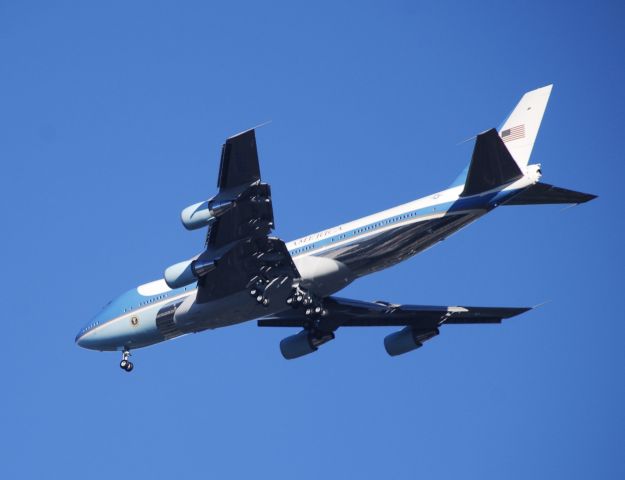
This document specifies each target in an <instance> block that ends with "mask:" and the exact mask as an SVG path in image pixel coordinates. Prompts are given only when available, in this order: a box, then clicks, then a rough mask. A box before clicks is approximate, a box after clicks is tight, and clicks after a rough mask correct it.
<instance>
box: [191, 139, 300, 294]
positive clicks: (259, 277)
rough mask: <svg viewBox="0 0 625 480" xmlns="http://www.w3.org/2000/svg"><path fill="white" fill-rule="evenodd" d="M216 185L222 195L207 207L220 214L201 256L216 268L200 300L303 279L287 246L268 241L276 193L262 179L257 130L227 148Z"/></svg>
mask: <svg viewBox="0 0 625 480" xmlns="http://www.w3.org/2000/svg"><path fill="white" fill-rule="evenodd" d="M217 186H218V187H219V193H218V194H217V195H216V196H215V197H213V198H212V199H210V200H209V201H208V205H209V207H210V209H211V210H213V211H218V212H220V213H219V215H217V216H216V218H215V219H214V221H213V222H212V223H211V224H210V226H209V230H208V232H207V236H206V250H205V252H204V253H202V254H201V255H200V256H199V257H198V261H199V262H200V263H204V264H207V265H214V266H215V267H214V268H212V270H210V271H209V272H208V273H206V274H205V275H203V276H202V277H201V278H200V280H199V281H198V296H197V301H198V302H199V303H203V302H207V301H210V300H214V299H217V298H222V297H224V296H227V295H229V294H232V293H235V292H237V291H240V290H242V289H245V288H248V287H249V286H250V285H251V284H253V283H255V282H257V283H258V282H260V283H262V284H264V285H265V286H267V285H269V284H275V281H277V280H278V281H280V282H281V284H284V283H285V282H287V281H288V280H289V279H293V278H299V273H298V272H297V269H296V268H295V265H294V264H293V261H292V259H291V256H290V254H289V252H288V250H287V248H286V246H285V245H284V242H282V240H280V239H278V238H273V237H269V234H270V233H271V231H272V230H273V228H274V220H273V208H272V204H271V188H270V186H269V185H268V184H266V183H262V182H261V179H260V168H259V164H258V152H257V149H256V134H255V131H254V130H253V129H252V130H247V131H245V132H243V133H240V134H238V135H235V136H233V137H230V138H228V139H227V140H226V142H225V143H224V145H223V148H222V151H221V164H220V167H219V178H218V182H217ZM272 282H273V283H272ZM289 286H290V285H289Z"/></svg>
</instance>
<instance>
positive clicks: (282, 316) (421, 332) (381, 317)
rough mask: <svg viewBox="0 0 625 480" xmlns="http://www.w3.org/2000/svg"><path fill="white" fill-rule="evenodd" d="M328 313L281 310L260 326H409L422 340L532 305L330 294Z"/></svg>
mask: <svg viewBox="0 0 625 480" xmlns="http://www.w3.org/2000/svg"><path fill="white" fill-rule="evenodd" d="M324 310H325V315H323V316H321V317H320V318H319V319H318V320H316V321H314V322H311V319H310V318H309V317H308V316H307V315H306V314H305V313H304V312H303V311H301V310H292V311H286V312H282V313H279V314H276V315H272V316H267V317H264V318H262V319H260V320H258V326H259V327H302V328H305V329H310V328H314V329H316V330H319V331H321V332H334V331H335V330H337V329H338V328H339V327H407V328H408V329H409V330H410V331H411V332H412V333H413V334H414V335H415V338H417V339H418V340H419V341H420V342H423V341H425V340H428V339H430V338H432V337H434V336H436V335H438V329H439V327H440V326H441V325H447V324H468V323H501V321H502V320H504V319H506V318H510V317H514V316H516V315H519V314H521V313H524V312H526V311H528V310H530V308H504V307H460V306H428V305H395V304H391V303H387V302H362V301H359V300H350V299H346V298H337V297H328V298H326V299H325V300H324Z"/></svg>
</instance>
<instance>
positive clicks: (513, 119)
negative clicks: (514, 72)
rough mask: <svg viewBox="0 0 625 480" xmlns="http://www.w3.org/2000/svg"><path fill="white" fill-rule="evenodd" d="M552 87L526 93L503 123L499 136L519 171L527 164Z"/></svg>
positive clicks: (548, 86)
mask: <svg viewBox="0 0 625 480" xmlns="http://www.w3.org/2000/svg"><path fill="white" fill-rule="evenodd" d="M552 87H553V85H547V86H546V87H542V88H538V89H536V90H532V91H531V92H527V93H526V94H525V95H523V97H521V100H520V101H519V103H518V104H517V106H516V107H515V108H514V110H513V111H512V113H511V114H510V115H509V116H508V118H507V119H506V120H505V121H504V122H503V125H502V126H501V128H500V129H499V136H500V137H501V139H502V140H503V141H504V143H505V144H506V147H508V150H509V151H510V154H511V155H512V158H514V160H515V161H516V163H517V165H518V166H519V168H520V169H521V170H524V169H525V166H526V165H527V163H528V162H529V159H530V155H531V154H532V148H533V147H534V142H535V141H536V135H538V129H539V128H540V122H541V121H542V119H543V114H544V113H545V108H546V107H547V102H548V101H549V95H550V94H551V89H552Z"/></svg>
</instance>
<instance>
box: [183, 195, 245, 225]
mask: <svg viewBox="0 0 625 480" xmlns="http://www.w3.org/2000/svg"><path fill="white" fill-rule="evenodd" d="M232 207H234V202H223V203H219V204H213V203H212V202H209V201H206V202H200V203H196V204H194V205H190V206H188V207H187V208H185V209H184V210H183V211H182V212H180V219H181V220H182V224H183V225H184V228H186V229H187V230H197V229H198V228H202V227H205V226H206V225H208V224H209V223H211V222H212V221H213V220H215V219H216V218H217V217H219V216H220V215H223V214H224V213H226V212H227V211H228V210H230V209H231V208H232Z"/></svg>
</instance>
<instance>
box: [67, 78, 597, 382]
mask: <svg viewBox="0 0 625 480" xmlns="http://www.w3.org/2000/svg"><path fill="white" fill-rule="evenodd" d="M551 89H552V85H547V86H545V87H542V88H538V89H536V90H533V91H530V92H527V93H526V94H525V95H523V97H522V98H521V100H520V101H519V103H518V104H517V105H516V107H515V109H514V110H513V111H512V113H511V114H510V115H509V116H508V117H507V118H506V120H504V122H503V124H502V126H501V127H500V128H499V129H495V128H492V129H490V130H487V131H485V132H482V133H480V134H478V135H477V136H476V137H475V145H474V149H473V154H472V156H471V161H470V163H469V165H468V166H467V167H466V168H465V169H464V170H463V172H462V173H461V174H460V176H459V177H458V178H457V179H456V181H455V182H453V183H452V184H451V186H449V187H448V188H446V189H445V190H442V191H440V192H438V193H434V194H432V195H428V196H426V197H423V198H420V199H418V200H414V201H412V202H409V203H406V204H403V205H399V206H397V207H394V208H390V209H388V210H384V211H382V212H379V213H375V214H373V215H369V216H367V217H363V218H360V219H358V220H354V221H351V222H348V223H345V224H343V225H339V226H336V227H333V228H329V229H327V230H324V231H322V232H318V233H313V234H311V235H307V236H305V237H302V238H299V239H297V240H293V241H291V242H288V243H285V242H284V241H283V240H281V239H280V238H278V237H275V236H272V235H271V233H272V231H273V229H274V217H273V209H272V200H271V189H270V186H269V184H267V183H263V182H262V181H261V176H260V168H259V161H258V153H257V148H256V130H255V128H252V129H250V130H247V131H244V132H242V133H240V134H237V135H234V136H232V137H230V138H228V139H227V140H226V142H225V143H224V145H223V147H222V151H221V163H220V168H219V175H218V182H217V186H218V189H219V191H218V193H217V194H216V195H215V196H213V197H212V198H210V199H209V200H206V201H202V202H199V203H196V204H193V205H191V206H189V207H187V208H185V209H184V210H182V212H181V220H182V224H183V226H184V227H185V228H186V229H188V230H196V229H199V228H204V227H206V228H207V234H206V242H205V247H204V249H203V250H202V251H201V252H200V253H199V254H197V255H195V256H193V257H192V258H190V259H188V260H185V261H183V262H180V263H177V264H175V265H172V266H170V267H168V268H166V269H165V271H164V274H163V278H161V279H159V280H156V281H152V282H149V283H146V284H143V285H140V286H138V287H137V288H134V289H132V290H129V291H127V292H126V293H124V294H122V295H120V296H119V297H117V298H115V299H114V300H112V301H111V302H109V303H108V304H107V305H106V306H105V307H104V308H103V309H102V311H100V313H98V314H97V315H96V316H95V317H94V318H93V319H92V320H91V321H90V322H89V323H88V324H87V325H85V326H84V327H83V328H82V329H80V331H79V332H78V334H77V335H76V339H75V341H76V343H77V344H78V345H79V346H80V347H84V348H87V349H92V350H100V351H121V352H122V359H121V362H120V367H121V368H122V369H123V370H125V371H127V372H130V371H132V370H133V368H134V365H133V363H132V362H131V361H130V352H131V350H134V349H137V348H142V347H147V346H149V345H153V344H156V343H159V342H163V341H166V340H171V339H173V338H176V337H180V336H182V335H186V334H190V333H197V332H201V331H204V330H210V329H215V328H222V327H226V326H229V325H234V324H239V323H242V322H247V321H250V320H257V324H258V326H260V327H291V328H298V329H300V330H299V332H298V333H296V334H294V335H291V336H289V337H286V338H285V339H283V340H282V341H281V342H280V351H281V353H282V355H283V356H284V358H286V359H294V358H298V357H301V356H304V355H307V354H310V353H313V352H315V351H316V350H317V349H318V348H319V347H320V346H321V345H323V344H325V343H327V342H329V341H330V340H333V339H334V338H335V332H336V331H337V330H338V329H339V328H341V327H371V326H381V327H399V328H400V329H399V330H398V331H396V332H394V333H391V334H390V335H388V336H386V337H385V339H384V347H385V349H386V352H387V353H388V354H389V355H391V356H396V355H402V354H404V353H407V352H410V351H412V350H416V349H418V348H420V347H421V346H422V345H423V343H424V342H425V341H426V340H429V339H431V338H433V337H435V336H436V335H438V334H439V329H440V327H441V326H443V325H455V324H492V323H501V321H502V320H504V319H507V318H510V317H514V316H516V315H519V314H521V313H524V312H526V311H528V310H530V309H531V308H511V307H472V306H427V305H399V304H394V303H390V302H384V301H374V302H367V301H360V300H350V299H346V298H342V297H337V296H335V294H336V293H337V292H338V291H340V290H341V289H343V288H344V287H346V286H347V285H349V284H350V283H351V282H353V281H355V280H356V279H358V278H360V277H363V276H365V275H369V274H371V273H374V272H377V271H380V270H382V269H385V268H388V267H390V266H392V265H395V264H397V263H399V262H402V261H404V260H406V259H408V258H410V257H412V256H414V255H416V254H418V253H420V252H422V251H424V250H425V249H427V248H429V247H431V246H433V245H435V244H436V243H438V242H440V241H441V240H444V239H445V238H447V237H449V236H450V235H452V234H453V233H455V232H456V231H458V230H460V229H461V228H464V227H466V226H467V225H469V224H471V223H473V222H474V221H476V220H477V219H479V218H480V217H482V216H483V215H486V214H487V213H489V212H491V211H492V210H494V209H495V208H497V207H499V206H508V205H535V204H580V203H585V202H587V201H589V200H592V199H594V198H596V195H591V194H587V193H581V192H576V191H572V190H567V189H563V188H558V187H555V186H552V185H549V184H546V183H542V182H540V178H541V176H542V172H541V166H540V165H539V164H529V159H530V155H531V152H532V148H533V146H534V142H535V140H536V135H537V134H538V130H539V127H540V124H541V121H542V118H543V114H544V111H545V108H546V106H547V102H548V100H549V96H550V94H551Z"/></svg>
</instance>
